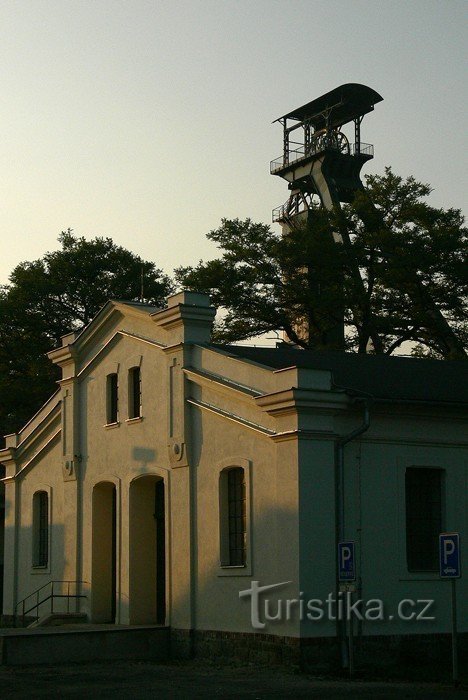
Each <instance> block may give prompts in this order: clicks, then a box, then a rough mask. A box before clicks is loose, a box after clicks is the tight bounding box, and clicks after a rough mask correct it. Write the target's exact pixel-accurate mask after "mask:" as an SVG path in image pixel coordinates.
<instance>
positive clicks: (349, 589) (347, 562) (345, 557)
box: [338, 542, 356, 677]
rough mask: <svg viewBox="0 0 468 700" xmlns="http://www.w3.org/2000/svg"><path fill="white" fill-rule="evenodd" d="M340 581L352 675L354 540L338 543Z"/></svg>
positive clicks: (354, 579) (351, 673) (352, 673)
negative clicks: (347, 626) (343, 596)
mask: <svg viewBox="0 0 468 700" xmlns="http://www.w3.org/2000/svg"><path fill="white" fill-rule="evenodd" d="M338 581H339V583H340V592H346V606H345V608H346V617H349V635H348V656H349V675H350V676H351V677H352V676H353V675H354V630H353V617H352V615H351V614H349V611H350V608H351V605H352V602H353V591H354V590H355V585H354V582H355V581H356V556H355V545H354V542H339V543H338ZM344 629H345V631H346V619H345V620H344Z"/></svg>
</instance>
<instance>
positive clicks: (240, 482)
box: [227, 467, 246, 566]
mask: <svg viewBox="0 0 468 700" xmlns="http://www.w3.org/2000/svg"><path fill="white" fill-rule="evenodd" d="M227 497H228V510H227V517H228V533H229V534H228V537H229V566H243V565H244V564H245V559H246V557H245V554H246V551H245V549H246V548H245V544H246V542H245V536H246V527H245V520H246V517H245V515H246V513H245V479H244V470H243V469H241V468H240V467H236V468H235V469H229V470H228V471H227Z"/></svg>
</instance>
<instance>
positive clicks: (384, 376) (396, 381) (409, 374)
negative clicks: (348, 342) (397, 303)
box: [216, 345, 468, 403]
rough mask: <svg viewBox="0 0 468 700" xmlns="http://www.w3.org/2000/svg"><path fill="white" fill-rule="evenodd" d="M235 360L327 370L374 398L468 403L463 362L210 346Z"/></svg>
mask: <svg viewBox="0 0 468 700" xmlns="http://www.w3.org/2000/svg"><path fill="white" fill-rule="evenodd" d="M216 347H217V348H218V349H220V350H223V351H225V352H228V353H230V354H232V355H234V356H236V357H239V358H241V359H245V360H250V361H253V362H258V363H259V364H262V365H266V366H267V367H271V368H274V369H281V368H286V367H303V368H306V369H322V370H330V371H331V372H332V376H333V382H334V384H335V386H336V387H345V388H347V389H351V390H352V391H355V392H356V393H360V392H365V393H366V394H370V395H372V396H373V397H375V398H376V399H386V400H402V401H418V402H421V401H423V402H426V401H428V402H436V403H468V361H464V360H429V359H427V360H426V359H416V358H411V357H397V356H388V355H357V354H352V353H346V352H339V351H322V352H320V351H316V350H296V349H294V348H288V347H279V348H258V347H251V346H246V345H228V346H223V347H221V346H216Z"/></svg>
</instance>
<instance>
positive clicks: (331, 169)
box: [270, 83, 383, 349]
mask: <svg viewBox="0 0 468 700" xmlns="http://www.w3.org/2000/svg"><path fill="white" fill-rule="evenodd" d="M382 99H383V98H382V97H381V96H380V95H379V94H378V93H377V92H375V91H374V90H372V89H371V88H369V87H366V86H365V85H359V84H357V83H347V84H345V85H341V86H340V87H337V88H335V89H334V90H331V92H327V93H326V94H325V95H322V96H321V97H318V98H317V99H316V100H313V101H312V102H308V103H307V104H305V105H303V106H302V107H299V108H298V109H295V110H294V111H292V112H289V113H288V114H285V115H284V116H283V117H280V118H279V119H277V120H276V121H277V122H280V123H281V124H282V126H283V154H282V155H281V156H280V157H279V158H276V159H275V160H273V161H271V164H270V172H271V173H272V174H273V175H279V176H280V177H282V178H284V179H285V180H286V181H287V183H288V188H289V190H290V196H289V199H288V200H287V202H286V203H285V204H283V205H281V206H280V207H277V208H276V209H274V210H273V221H274V222H278V223H279V224H280V225H281V227H282V229H283V235H288V234H290V233H292V231H294V229H295V227H297V225H299V224H301V223H303V222H304V223H306V222H308V223H309V224H311V225H312V226H313V212H314V209H315V206H314V197H315V202H316V199H317V197H318V198H319V199H320V203H321V205H322V207H324V208H325V209H327V210H329V211H330V210H332V209H334V208H336V207H339V206H340V203H341V202H352V201H353V199H354V197H355V195H356V192H357V191H358V190H361V189H363V184H362V182H361V179H360V172H361V168H362V166H363V165H364V163H366V161H368V160H370V159H371V158H373V155H374V149H373V146H372V145H371V144H368V143H362V142H361V123H362V120H363V118H364V116H365V115H366V114H368V113H369V112H372V111H373V109H374V105H375V104H376V103H377V102H381V101H382ZM351 122H352V123H353V124H354V130H353V131H354V142H351V143H350V140H349V138H348V137H347V136H346V134H345V132H344V131H343V127H344V126H346V125H347V124H350V123H351ZM333 239H334V241H335V243H337V244H344V246H345V248H347V249H348V250H349V251H350V250H351V248H350V241H349V237H348V236H347V233H346V231H336V232H335V233H334V234H333ZM350 257H352V256H350ZM351 267H353V275H354V277H355V279H356V282H357V283H358V285H363V280H362V279H361V275H360V271H359V268H358V267H357V265H353V264H352V263H351ZM354 268H355V269H354ZM304 269H307V270H308V271H311V268H310V266H308V265H307V264H305V265H304ZM309 282H310V283H311V284H312V285H313V284H314V283H313V282H312V281H311V280H309ZM336 284H338V285H339V281H338V282H337V281H336V280H335V287H336ZM331 289H332V282H330V284H328V288H327V285H325V286H324V285H318V287H317V289H316V290H315V291H316V292H318V295H317V294H316V297H321V299H322V302H320V301H319V302H317V303H318V307H317V308H315V309H314V317H315V319H320V318H322V319H323V321H322V323H319V324H318V326H319V327H317V323H316V324H315V325H316V327H315V329H314V330H312V326H311V324H310V319H309V320H308V319H306V318H298V319H297V321H296V322H295V323H294V326H295V330H296V333H297V335H298V336H299V337H301V338H302V339H304V340H306V339H307V340H308V342H309V343H310V344H311V345H312V346H315V347H317V348H336V349H343V348H344V345H345V335H344V309H342V311H339V309H338V308H337V309H336V314H335V315H336V319H335V321H334V322H332V324H331V325H330V322H329V320H325V317H326V316H327V314H326V313H325V306H326V305H327V301H326V300H327V296H328V297H329V296H330V293H331Z"/></svg>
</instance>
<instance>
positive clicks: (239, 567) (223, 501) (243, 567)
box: [217, 458, 252, 576]
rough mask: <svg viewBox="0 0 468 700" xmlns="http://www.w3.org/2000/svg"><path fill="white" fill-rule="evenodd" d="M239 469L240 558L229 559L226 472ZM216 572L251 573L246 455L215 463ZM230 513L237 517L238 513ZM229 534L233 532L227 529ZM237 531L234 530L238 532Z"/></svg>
mask: <svg viewBox="0 0 468 700" xmlns="http://www.w3.org/2000/svg"><path fill="white" fill-rule="evenodd" d="M237 469H242V472H243V499H242V500H243V503H244V508H243V513H242V516H241V517H243V519H244V526H243V527H244V532H243V539H244V557H243V559H244V561H243V563H239V562H233V559H231V557H230V537H229V535H230V528H229V522H230V513H229V500H228V495H229V488H228V486H229V481H228V480H229V476H228V475H229V473H230V472H231V473H233V472H234V470H237ZM217 486H218V507H219V511H218V522H219V538H218V576H251V575H252V525H251V524H252V518H251V502H252V501H251V462H250V461H249V460H246V459H239V458H237V459H230V460H225V461H224V462H223V463H222V464H219V465H218V482H217ZM231 517H232V518H234V519H236V518H237V520H238V518H239V514H237V515H236V514H232V513H231ZM231 534H234V533H233V532H232V531H231ZM239 534H240V533H237V536H239Z"/></svg>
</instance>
